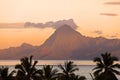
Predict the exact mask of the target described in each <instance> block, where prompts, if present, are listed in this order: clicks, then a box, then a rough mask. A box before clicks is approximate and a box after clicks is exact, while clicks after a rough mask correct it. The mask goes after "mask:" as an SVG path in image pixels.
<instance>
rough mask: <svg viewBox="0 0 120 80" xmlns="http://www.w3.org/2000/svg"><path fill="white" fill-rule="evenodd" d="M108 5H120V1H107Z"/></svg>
mask: <svg viewBox="0 0 120 80" xmlns="http://www.w3.org/2000/svg"><path fill="white" fill-rule="evenodd" d="M105 4H107V5H120V2H106V3H105Z"/></svg>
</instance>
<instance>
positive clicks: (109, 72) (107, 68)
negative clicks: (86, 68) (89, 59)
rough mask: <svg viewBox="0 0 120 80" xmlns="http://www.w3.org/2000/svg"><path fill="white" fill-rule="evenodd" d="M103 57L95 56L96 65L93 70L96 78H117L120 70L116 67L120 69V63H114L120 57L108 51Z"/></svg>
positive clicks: (100, 79) (107, 79)
mask: <svg viewBox="0 0 120 80" xmlns="http://www.w3.org/2000/svg"><path fill="white" fill-rule="evenodd" d="M101 57H102V58H99V57H96V58H94V62H96V67H95V68H94V69H93V70H94V76H95V78H96V80H117V78H116V76H115V74H117V75H120V71H118V70H116V68H118V69H120V64H118V63H115V64H114V62H115V61H118V58H117V57H114V56H111V53H107V52H106V53H105V54H101Z"/></svg>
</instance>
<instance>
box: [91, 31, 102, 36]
mask: <svg viewBox="0 0 120 80" xmlns="http://www.w3.org/2000/svg"><path fill="white" fill-rule="evenodd" d="M93 33H95V34H98V35H100V34H103V32H102V31H100V30H96V31H93Z"/></svg>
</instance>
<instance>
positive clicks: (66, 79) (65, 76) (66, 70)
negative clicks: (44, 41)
mask: <svg viewBox="0 0 120 80" xmlns="http://www.w3.org/2000/svg"><path fill="white" fill-rule="evenodd" d="M58 67H59V68H60V69H61V70H62V73H59V76H60V78H61V80H70V79H71V75H73V74H74V72H75V71H77V70H79V69H78V68H77V67H76V65H74V64H73V62H72V61H66V62H65V64H64V66H62V65H59V66H58Z"/></svg>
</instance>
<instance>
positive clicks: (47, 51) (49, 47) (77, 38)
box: [0, 25, 120, 60]
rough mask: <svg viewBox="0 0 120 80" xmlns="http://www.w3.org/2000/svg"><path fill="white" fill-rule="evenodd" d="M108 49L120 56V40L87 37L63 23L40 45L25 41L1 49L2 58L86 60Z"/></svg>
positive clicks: (0, 57) (0, 55)
mask: <svg viewBox="0 0 120 80" xmlns="http://www.w3.org/2000/svg"><path fill="white" fill-rule="evenodd" d="M106 51H108V52H111V53H112V54H113V55H115V56H118V57H119V58H120V55H119V53H120V40H119V39H106V38H103V37H97V38H91V37H85V36H83V35H82V34H81V33H79V32H77V31H76V30H74V29H73V28H72V27H70V26H69V25H63V26H61V27H60V28H58V29H56V31H55V32H54V33H53V34H52V35H51V36H50V37H49V38H48V39H47V40H46V41H45V42H44V43H43V44H42V45H40V46H32V45H29V44H27V43H23V44H22V45H21V46H19V47H13V48H8V49H3V50H0V59H19V58H22V57H24V56H29V55H34V58H35V59H43V60H48V59H49V60H51V59H53V60H66V59H67V60H68V59H74V60H78V59H84V60H86V59H93V58H94V57H96V56H99V55H100V54H101V53H102V52H106Z"/></svg>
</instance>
